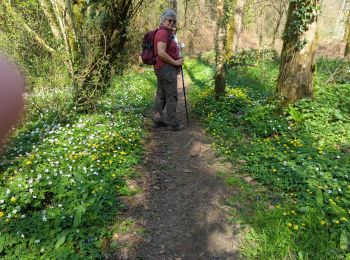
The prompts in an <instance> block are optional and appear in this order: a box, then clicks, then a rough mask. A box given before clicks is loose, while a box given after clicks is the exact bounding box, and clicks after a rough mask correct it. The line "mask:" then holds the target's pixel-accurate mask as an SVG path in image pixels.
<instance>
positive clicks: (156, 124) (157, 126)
mask: <svg viewBox="0 0 350 260" xmlns="http://www.w3.org/2000/svg"><path fill="white" fill-rule="evenodd" d="M166 126H167V124H166V123H164V122H163V121H161V122H153V126H152V127H153V128H154V129H157V128H160V127H166Z"/></svg>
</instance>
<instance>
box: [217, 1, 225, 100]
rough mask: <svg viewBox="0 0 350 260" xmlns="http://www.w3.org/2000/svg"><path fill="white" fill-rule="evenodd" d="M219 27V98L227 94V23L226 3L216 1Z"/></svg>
mask: <svg viewBox="0 0 350 260" xmlns="http://www.w3.org/2000/svg"><path fill="white" fill-rule="evenodd" d="M216 11H217V12H216V13H217V25H216V34H215V36H216V37H215V64H216V70H215V93H216V95H217V96H220V95H223V94H224V93H225V85H226V79H225V42H226V23H225V1H224V0H217V1H216Z"/></svg>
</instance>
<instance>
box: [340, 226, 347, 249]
mask: <svg viewBox="0 0 350 260" xmlns="http://www.w3.org/2000/svg"><path fill="white" fill-rule="evenodd" d="M348 248H349V236H348V232H346V230H343V231H342V232H341V235H340V249H341V250H348Z"/></svg>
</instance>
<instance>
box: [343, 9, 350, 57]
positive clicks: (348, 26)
mask: <svg viewBox="0 0 350 260" xmlns="http://www.w3.org/2000/svg"><path fill="white" fill-rule="evenodd" d="M344 41H345V43H346V45H345V52H344V57H345V58H347V59H349V58H350V12H348V14H347V19H346V23H345V33H344Z"/></svg>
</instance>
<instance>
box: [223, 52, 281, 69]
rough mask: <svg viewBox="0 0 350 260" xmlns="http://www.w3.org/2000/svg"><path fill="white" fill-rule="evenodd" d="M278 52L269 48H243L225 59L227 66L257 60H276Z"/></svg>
mask: <svg viewBox="0 0 350 260" xmlns="http://www.w3.org/2000/svg"><path fill="white" fill-rule="evenodd" d="M277 57H278V54H277V51H276V50H271V49H263V50H257V49H244V50H242V51H241V52H239V53H237V55H234V56H233V57H231V59H229V60H228V61H227V64H228V65H229V66H235V65H238V66H239V65H254V64H257V63H258V62H259V60H264V61H267V60H271V61H274V60H277Z"/></svg>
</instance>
